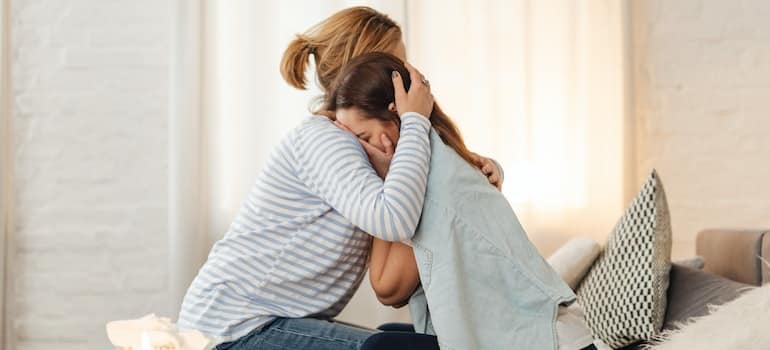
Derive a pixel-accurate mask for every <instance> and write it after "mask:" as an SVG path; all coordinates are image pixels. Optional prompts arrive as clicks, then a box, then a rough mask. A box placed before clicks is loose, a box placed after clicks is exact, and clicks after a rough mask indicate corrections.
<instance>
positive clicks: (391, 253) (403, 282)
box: [369, 238, 420, 307]
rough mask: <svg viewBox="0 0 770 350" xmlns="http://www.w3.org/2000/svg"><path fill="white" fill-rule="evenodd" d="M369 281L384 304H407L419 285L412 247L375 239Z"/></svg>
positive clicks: (378, 298) (395, 305)
mask: <svg viewBox="0 0 770 350" xmlns="http://www.w3.org/2000/svg"><path fill="white" fill-rule="evenodd" d="M369 282H370V283H371V285H372V289H374V293H375V294H376V295H377V300H379V301H380V302H381V303H382V304H383V305H388V306H394V307H401V306H404V305H406V303H407V301H408V299H409V297H411V296H412V293H413V292H414V290H415V288H417V285H418V284H419V283H420V275H419V273H418V270H417V262H416V260H415V258H414V251H412V247H410V246H408V245H406V244H403V243H399V242H387V241H383V240H381V239H377V238H374V239H373V240H372V250H371V254H370V256H369Z"/></svg>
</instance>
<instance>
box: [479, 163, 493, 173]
mask: <svg viewBox="0 0 770 350" xmlns="http://www.w3.org/2000/svg"><path fill="white" fill-rule="evenodd" d="M490 163H491V162H489V161H485V162H484V166H482V167H481V172H483V173H484V174H486V175H489V174H491V173H492V172H493V171H494V165H493V164H490Z"/></svg>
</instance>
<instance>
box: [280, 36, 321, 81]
mask: <svg viewBox="0 0 770 350" xmlns="http://www.w3.org/2000/svg"><path fill="white" fill-rule="evenodd" d="M313 51H314V50H313V47H312V46H311V45H310V42H309V41H308V40H307V39H305V37H303V36H301V35H297V37H296V38H295V39H294V40H292V41H291V43H289V47H287V48H286V51H284V52H283V57H282V58H281V76H283V79H284V80H286V82H287V83H289V85H291V86H293V87H295V88H297V89H300V90H305V89H306V88H307V79H306V78H305V72H306V71H307V67H308V64H309V60H310V54H311V53H313Z"/></svg>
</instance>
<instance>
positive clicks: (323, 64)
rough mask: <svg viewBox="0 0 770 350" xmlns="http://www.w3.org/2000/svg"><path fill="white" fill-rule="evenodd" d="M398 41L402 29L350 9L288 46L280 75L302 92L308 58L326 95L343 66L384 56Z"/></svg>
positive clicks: (381, 17) (358, 9) (360, 9)
mask: <svg viewBox="0 0 770 350" xmlns="http://www.w3.org/2000/svg"><path fill="white" fill-rule="evenodd" d="M400 40H401V28H400V27H399V26H398V24H396V22H394V21H393V20H391V19H390V18H389V17H388V16H387V15H385V14H382V13H380V12H377V11H375V10H374V9H372V8H369V7H364V6H359V7H351V8H347V9H344V10H342V11H339V12H337V13H335V14H333V15H332V16H331V17H329V18H327V19H325V20H323V21H322V22H320V23H318V24H316V25H315V26H313V27H311V28H310V29H309V30H308V31H306V32H305V33H303V34H297V37H296V38H295V39H294V40H292V42H291V43H289V47H287V48H286V51H284V53H283V58H282V59H281V75H282V76H283V79H284V80H286V82H288V83H289V85H291V86H293V87H295V88H297V89H301V90H304V89H305V88H306V87H307V80H306V79H305V71H306V70H307V66H308V63H309V60H310V55H311V54H312V55H313V58H314V59H315V70H316V79H317V80H318V83H319V84H320V85H321V88H322V89H323V90H324V93H326V92H328V91H329V89H330V87H331V84H332V81H334V79H335V78H336V77H337V73H338V72H339V71H340V69H341V68H342V66H344V65H345V64H347V63H348V61H350V60H351V59H352V58H353V57H356V56H358V55H360V54H364V53H368V52H377V51H381V52H387V51H390V50H392V49H393V48H394V47H395V45H396V44H397V43H398V42H399V41H400Z"/></svg>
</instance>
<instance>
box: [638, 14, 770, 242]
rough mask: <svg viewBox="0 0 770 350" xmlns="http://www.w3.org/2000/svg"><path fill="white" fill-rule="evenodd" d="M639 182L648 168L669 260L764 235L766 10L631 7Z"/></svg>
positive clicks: (768, 222)
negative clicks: (713, 241) (698, 244)
mask: <svg viewBox="0 0 770 350" xmlns="http://www.w3.org/2000/svg"><path fill="white" fill-rule="evenodd" d="M632 3H633V9H632V13H633V22H634V23H633V26H634V44H635V45H634V50H635V52H634V60H635V63H634V66H635V74H634V78H635V94H636V114H637V123H636V126H637V156H638V166H637V169H638V174H637V175H638V177H637V178H638V179H639V182H641V179H642V178H643V177H644V176H645V172H646V171H648V170H649V169H650V168H651V167H656V168H657V169H658V170H659V172H660V175H661V178H662V179H663V184H664V186H665V188H666V192H667V195H668V201H669V205H670V209H671V220H672V226H673V232H674V245H673V249H674V255H675V256H688V255H692V254H693V253H694V251H695V249H694V239H695V234H696V233H697V231H699V230H701V229H704V228H709V227H717V226H722V227H725V226H727V227H758V228H760V227H761V228H768V227H770V166H768V161H770V2H768V1H765V0H744V1H698V0H676V1H669V0H647V1H633V2H632Z"/></svg>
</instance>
